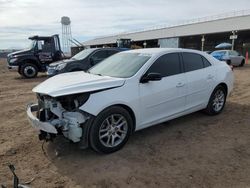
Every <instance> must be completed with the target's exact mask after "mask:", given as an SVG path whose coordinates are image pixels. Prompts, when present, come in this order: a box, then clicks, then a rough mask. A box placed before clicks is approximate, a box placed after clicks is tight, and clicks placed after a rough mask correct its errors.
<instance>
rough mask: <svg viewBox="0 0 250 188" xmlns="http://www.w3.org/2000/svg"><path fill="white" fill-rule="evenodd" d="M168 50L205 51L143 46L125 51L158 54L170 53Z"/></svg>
mask: <svg viewBox="0 0 250 188" xmlns="http://www.w3.org/2000/svg"><path fill="white" fill-rule="evenodd" d="M170 52H192V53H198V54H202V55H203V54H204V53H205V52H201V51H199V50H192V49H184V48H144V49H136V50H129V51H126V52H125V53H142V54H150V55H158V54H162V53H170ZM123 53H124V52H123Z"/></svg>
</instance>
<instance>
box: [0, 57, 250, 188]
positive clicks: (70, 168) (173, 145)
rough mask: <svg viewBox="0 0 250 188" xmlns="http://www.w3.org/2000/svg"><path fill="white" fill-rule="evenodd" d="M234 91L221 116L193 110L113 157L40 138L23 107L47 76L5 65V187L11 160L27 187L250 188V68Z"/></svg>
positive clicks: (0, 173) (0, 141)
mask: <svg viewBox="0 0 250 188" xmlns="http://www.w3.org/2000/svg"><path fill="white" fill-rule="evenodd" d="M234 73H235V78H236V80H235V88H234V91H233V93H232V95H231V96H230V97H229V98H228V101H227V103H226V107H225V109H224V112H223V113H222V114H220V115H218V116H213V117H210V116H207V115H205V114H203V113H201V112H197V113H193V114H191V115H187V116H185V117H181V118H178V119H175V120H172V121H169V122H166V123H163V124H160V125H157V126H154V127H151V128H148V129H145V130H142V131H139V132H137V133H135V134H134V135H133V136H132V137H131V138H130V140H129V142H128V143H127V144H126V146H125V147H124V148H123V149H122V150H120V151H118V152H116V153H113V154H110V155H100V154H97V153H95V152H93V151H92V150H89V149H88V150H79V149H78V148H77V147H76V146H75V145H74V144H71V143H68V142H67V141H65V140H63V139H61V138H58V139H56V141H55V142H54V143H45V144H44V152H43V150H42V142H41V141H39V140H38V138H37V134H36V131H34V130H33V129H32V128H31V126H30V124H29V123H28V121H27V118H26V112H25V106H26V104H27V103H29V102H30V101H35V95H34V94H33V93H32V92H31V89H32V88H33V87H34V86H35V85H37V84H38V83H40V82H42V81H43V80H45V79H46V76H45V75H41V74H40V75H39V77H38V78H36V79H30V80H27V79H22V78H21V77H20V76H19V75H18V74H17V73H16V72H9V71H8V70H7V69H6V62H5V60H4V59H1V60H0V184H1V183H2V184H4V185H7V186H8V187H11V186H10V185H11V183H12V182H11V178H12V176H11V173H10V172H9V170H8V168H7V166H6V165H7V163H8V162H10V163H13V164H14V165H15V166H16V169H17V170H16V173H17V174H18V176H19V178H20V181H21V183H25V182H26V183H29V186H30V187H43V188H44V187H57V188H59V187H60V188H62V187H73V188H74V187H225V188H228V187H250V168H249V167H250V147H249V145H250V127H249V126H250V65H246V66H245V67H242V68H235V70H234Z"/></svg>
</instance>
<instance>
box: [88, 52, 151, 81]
mask: <svg viewBox="0 0 250 188" xmlns="http://www.w3.org/2000/svg"><path fill="white" fill-rule="evenodd" d="M150 57H151V56H150V55H149V54H141V53H118V54H115V55H113V56H110V57H109V58H107V59H105V60H104V61H102V62H101V63H99V64H97V65H96V66H94V67H93V68H91V69H90V70H89V71H88V72H89V73H91V74H97V75H102V76H111V77H118V78H129V77H131V76H133V75H134V74H135V73H136V72H137V71H138V70H139V69H140V68H141V67H142V66H143V65H144V64H145V63H146V62H147V61H148V60H149V59H150Z"/></svg>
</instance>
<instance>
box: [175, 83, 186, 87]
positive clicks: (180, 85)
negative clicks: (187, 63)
mask: <svg viewBox="0 0 250 188" xmlns="http://www.w3.org/2000/svg"><path fill="white" fill-rule="evenodd" d="M184 85H185V84H184V83H182V82H179V83H178V84H177V85H176V87H183V86H184Z"/></svg>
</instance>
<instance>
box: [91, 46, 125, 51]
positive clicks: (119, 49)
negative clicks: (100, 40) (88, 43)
mask: <svg viewBox="0 0 250 188" xmlns="http://www.w3.org/2000/svg"><path fill="white" fill-rule="evenodd" d="M88 49H93V50H118V51H125V50H129V48H115V47H114V48H108V47H107V48H88Z"/></svg>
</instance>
